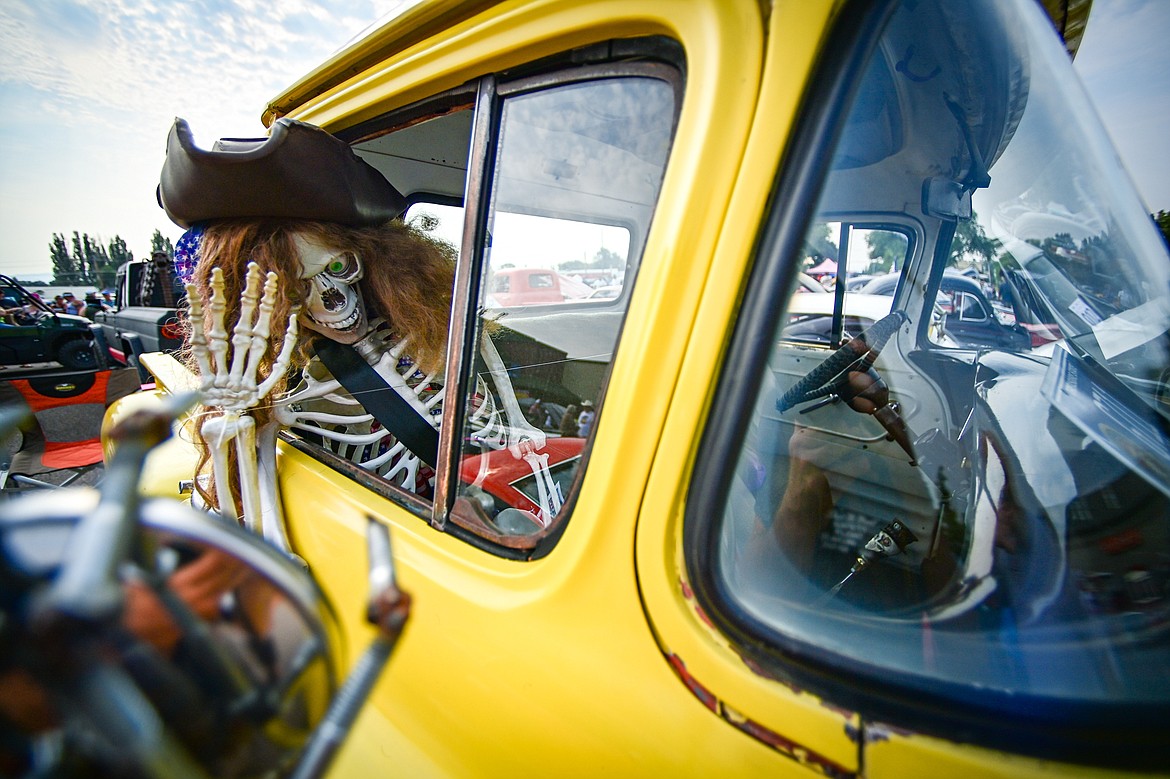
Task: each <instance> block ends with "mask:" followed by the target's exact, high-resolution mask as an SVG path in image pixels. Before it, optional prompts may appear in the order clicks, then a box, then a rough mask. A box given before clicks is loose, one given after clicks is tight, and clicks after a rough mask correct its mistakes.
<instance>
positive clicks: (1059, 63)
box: [688, 0, 1170, 728]
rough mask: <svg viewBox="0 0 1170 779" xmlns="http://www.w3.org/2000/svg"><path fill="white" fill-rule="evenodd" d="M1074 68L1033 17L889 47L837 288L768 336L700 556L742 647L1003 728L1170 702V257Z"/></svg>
mask: <svg viewBox="0 0 1170 779" xmlns="http://www.w3.org/2000/svg"><path fill="white" fill-rule="evenodd" d="M1021 20H1023V21H1025V22H1026V24H1025V23H1022V22H1021ZM1070 71H1071V68H1070V65H1069V62H1068V59H1067V55H1066V53H1065V52H1064V50H1063V49H1062V48H1061V47H1060V46H1059V45H1058V43H1057V41H1056V40H1055V39H1053V38H1052V35H1051V30H1050V24H1049V22H1048V20H1047V19H1046V18H1045V17H1044V16H1043V14H1042V13H1041V12H1040V11H1039V9H1038V8H1037V7H1036V5H1035V4H1034V3H1031V2H1027V1H1026V0H1021V2H1018V3H1015V4H1014V5H1013V4H1009V3H1007V2H971V3H963V4H952V3H946V2H942V1H941V0H940V1H939V2H929V1H928V0H920V1H919V2H913V3H910V2H907V3H904V4H902V5H901V6H900V7H899V9H898V10H897V12H896V13H895V14H894V15H893V16H892V18H891V20H890V22H889V24H888V27H887V28H886V30H885V31H884V32H883V40H882V42H881V45H880V46H879V47H878V51H877V54H876V55H875V56H874V58H873V60H872V61H871V62H870V63H869V65H868V67H867V75H866V77H865V78H864V79H862V86H861V94H860V96H859V97H858V98H857V101H856V103H855V104H854V105H853V106H852V108H851V114H850V116H849V118H848V119H847V120H846V122H845V128H844V137H843V140H842V141H841V146H840V148H839V149H838V150H837V153H836V154H835V155H834V157H833V165H832V168H831V170H830V171H829V172H828V174H827V177H826V182H825V184H824V186H823V189H822V194H821V199H820V202H819V204H818V208H817V213H818V215H819V216H818V218H817V219H816V220H815V221H814V223H813V224H811V225H810V226H809V228H808V231H807V234H806V241H805V247H804V256H802V257H798V258H796V261H797V262H798V263H799V262H800V261H802V260H803V261H804V265H803V266H802V269H803V270H805V271H806V272H807V273H814V272H816V273H819V274H821V275H820V281H821V283H822V284H825V285H826V286H829V287H832V288H834V289H836V290H837V291H841V286H840V285H841V284H845V285H846V289H845V291H844V292H843V293H842V294H841V295H836V294H833V293H820V294H819V295H817V294H811V295H810V294H795V295H791V296H786V297H784V300H785V301H786V306H785V309H784V313H783V315H782V316H780V317H779V319H778V322H777V324H776V329H775V330H774V331H773V332H771V333H768V334H766V337H765V338H760V342H764V343H768V344H770V353H769V355H768V360H767V363H766V366H765V368H764V370H763V371H762V376H761V377H760V378H759V385H758V391H757V394H756V396H755V398H754V399H753V398H750V397H749V398H747V403H748V404H751V405H750V407H751V409H752V410H751V412H750V414H746V415H745V416H747V419H746V424H745V425H744V428H745V429H746V433H744V434H742V435H739V434H738V431H737V437H736V438H735V441H736V443H735V444H730V445H729V446H736V447H738V452H735V451H733V452H731V454H732V455H738V467H737V468H736V470H735V475H734V477H733V478H729V479H728V480H727V483H726V485H725V489H724V491H723V492H722V493H720V500H721V501H722V506H721V507H716V513H718V515H719V517H720V518H719V520H718V521H717V522H715V523H713V524H714V525H715V527H714V529H713V530H711V533H712V536H711V537H709V539H708V540H711V541H712V542H713V543H717V547H718V554H717V556H716V558H715V559H716V561H717V562H716V568H717V573H716V574H715V575H714V577H715V579H716V581H717V585H716V588H715V589H716V590H717V591H718V593H719V597H726V598H727V599H728V600H730V601H731V602H732V603H733V604H734V605H733V607H731V608H726V609H725V610H724V614H725V616H726V618H727V619H728V620H729V621H732V622H734V623H735V624H737V625H738V626H739V627H740V628H742V629H743V630H744V631H746V632H747V633H749V634H750V635H752V636H753V638H754V639H755V640H756V641H757V642H758V643H757V644H755V645H753V646H754V647H755V646H773V647H783V651H782V652H778V653H777V654H778V655H783V656H784V657H785V658H789V657H791V653H792V649H791V648H792V647H793V646H798V647H803V649H802V650H801V651H803V652H804V653H805V657H806V658H808V659H809V661H810V662H812V663H816V664H824V665H828V666H829V669H828V671H829V672H835V671H840V670H842V669H844V670H845V672H846V673H845V676H846V677H848V676H849V675H852V676H854V677H856V675H857V673H858V669H862V671H861V672H862V673H863V674H869V675H870V677H871V678H872V679H873V680H876V681H878V682H880V683H881V684H883V685H886V684H896V685H904V686H905V687H907V688H908V689H909V690H910V691H911V694H914V695H924V696H928V697H929V696H933V695H941V696H944V697H945V698H947V700H949V701H951V702H952V703H953V701H954V700H956V699H962V700H969V699H974V700H977V701H978V702H979V703H980V705H984V706H987V707H989V708H990V710H994V711H1002V712H1003V713H1004V714H1005V716H1008V717H1009V718H1010V716H1012V706H1013V705H1014V704H1013V703H1012V701H1013V700H1017V699H1018V698H1016V696H1032V697H1031V698H1029V699H1032V700H1043V701H1046V704H1045V705H1048V704H1049V703H1050V704H1051V705H1052V706H1053V707H1055V708H1058V709H1060V710H1061V711H1068V712H1072V711H1074V710H1076V711H1080V712H1082V713H1083V712H1085V711H1088V712H1090V714H1086V715H1085V716H1086V718H1087V719H1086V721H1093V722H1099V721H1100V717H1098V718H1097V719H1092V717H1091V716H1090V715H1091V714H1092V713H1093V712H1094V711H1095V712H1096V713H1097V714H1099V713H1100V712H1099V710H1097V709H1093V707H1094V706H1101V705H1104V704H1110V705H1111V704H1113V703H1116V702H1121V703H1122V704H1129V703H1142V704H1149V703H1154V704H1158V705H1162V706H1165V705H1166V703H1167V702H1168V701H1170V683H1168V681H1167V677H1166V675H1165V669H1166V668H1167V667H1170V640H1168V634H1167V630H1168V628H1167V626H1168V625H1170V527H1168V525H1167V522H1166V518H1167V517H1168V516H1170V438H1168V437H1167V419H1166V417H1167V416H1168V414H1167V411H1168V409H1170V404H1168V403H1167V397H1168V396H1170V390H1168V389H1167V385H1168V384H1170V368H1168V366H1170V358H1168V348H1170V343H1168V339H1167V332H1168V329H1170V258H1168V257H1167V250H1166V247H1165V245H1164V244H1163V243H1162V241H1161V238H1160V236H1159V235H1158V233H1157V231H1156V230H1155V228H1154V225H1153V224H1152V222H1151V220H1150V219H1149V216H1148V215H1147V214H1146V213H1145V210H1144V208H1143V207H1142V205H1141V203H1140V201H1139V200H1138V198H1137V196H1136V194H1135V193H1134V192H1133V190H1132V188H1131V187H1130V186H1129V184H1128V183H1127V182H1126V181H1125V180H1124V178H1123V176H1122V174H1121V173H1120V171H1119V170H1118V168H1117V166H1116V164H1115V162H1114V161H1113V155H1112V154H1111V152H1110V148H1109V146H1108V142H1107V139H1106V137H1105V135H1104V133H1103V131H1102V130H1100V128H1099V127H1098V126H1097V125H1095V124H1094V123H1093V122H1094V120H1093V117H1092V113H1091V109H1090V107H1089V105H1088V102H1087V100H1086V99H1085V98H1084V96H1083V95H1082V94H1081V93H1080V92H1079V91H1078V87H1076V82H1075V79H1074V78H1072V76H1071V72H1070ZM875 117H877V118H875ZM875 215H876V216H875ZM879 225H880V226H885V225H889V228H888V229H887V230H886V232H884V233H883V232H880V231H878V230H875V229H873V228H875V227H877V226H879ZM848 228H858V229H857V230H856V231H855V232H858V233H860V232H861V229H860V228H866V229H867V230H868V231H869V232H868V234H867V235H866V240H864V241H860V242H853V241H851V240H850V238H849V237H848V236H845V237H842V236H843V235H844V233H845V232H847V229H848ZM842 247H848V251H844V252H842V251H840V249H841V248H842ZM855 258H856V259H857V260H858V262H857V263H856V264H855V263H854V259H855ZM790 260H791V258H788V257H779V256H765V257H762V258H761V260H760V262H785V261H790ZM862 275H873V276H874V278H871V279H868V280H865V283H864V284H863V285H858V286H854V285H853V282H854V281H855V280H856V279H855V277H857V276H862ZM749 287H750V285H749ZM748 294H749V295H753V294H761V295H763V294H771V295H772V296H773V299H775V292H774V290H773V291H769V290H760V289H757V288H752V289H750V290H749V292H748ZM877 296H889V297H887V298H884V299H885V300H887V301H890V300H892V306H893V308H892V309H891V308H889V305H890V303H889V302H887V304H886V307H885V308H884V309H883V308H881V307H875V308H873V309H872V310H871V311H866V310H864V305H865V304H866V303H867V299H868V300H872V298H874V297H877ZM842 309H843V311H842ZM887 312H888V316H887ZM842 313H843V314H844V317H842ZM830 315H835V316H833V318H834V319H835V320H837V321H838V322H841V323H842V324H844V325H845V326H844V327H842V328H841V331H840V334H841V335H842V338H840V339H838V338H836V337H835V335H836V333H835V332H833V331H831V330H830V326H829V324H828V318H829V316H830ZM846 323H847V324H846ZM835 325H836V323H834V326H835ZM859 326H860V327H862V328H864V327H866V326H869V330H868V332H866V333H864V334H862V335H861V336H859V337H857V338H855V339H853V340H850V339H849V336H854V335H858V334H857V332H855V330H856V329H858V328H859ZM767 336H770V337H767ZM748 337H759V336H758V334H756V333H749V334H748V335H745V336H743V338H748ZM733 370H734V368H733ZM753 400H754V403H753ZM720 454H721V453H720ZM698 478H702V477H698ZM691 521H697V522H700V523H701V522H710V520H707V519H705V518H701V519H698V520H695V519H694V518H692V517H690V516H688V522H691ZM700 526H701V525H700ZM692 559H693V558H692ZM690 573H691V574H692V575H693V576H696V577H701V576H703V575H704V572H702V571H695V570H692V571H690ZM704 605H711V604H704ZM719 606H720V604H719V603H716V604H714V605H713V608H718V607H719ZM777 662H778V663H779V664H780V665H783V663H784V660H778V661H777ZM870 677H867V678H870ZM891 680H896V681H891ZM936 702H937V701H936ZM948 705H950V704H948ZM1077 706H1082V707H1083V708H1082V709H1076V708H1075V707H1077ZM1111 711H1113V709H1111ZM1070 716H1072V715H1071V714H1070ZM1077 716H1080V715H1077ZM986 726H987V727H989V728H991V727H995V724H994V723H986ZM1116 726H1117V728H1122V727H1124V726H1123V725H1122V724H1121V723H1120V721H1118V723H1117V724H1116Z"/></svg>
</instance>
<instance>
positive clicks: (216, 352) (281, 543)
mask: <svg viewBox="0 0 1170 779" xmlns="http://www.w3.org/2000/svg"><path fill="white" fill-rule="evenodd" d="M276 285H277V276H276V274H275V273H269V274H268V278H267V280H266V281H265V283H264V293H263V296H261V293H260V268H259V266H258V265H256V263H249V264H248V276H247V282H246V284H245V287H244V292H243V295H242V296H241V298H240V316H239V319H238V321H237V322H236V325H235V328H234V329H233V331H232V339H231V345H230V347H229V344H228V333H227V330H226V328H225V327H224V321H223V319H224V312H225V311H226V309H227V304H226V302H225V298H224V289H223V287H224V282H223V271H221V270H220V269H219V268H214V269H213V270H212V272H211V300H210V301H208V305H209V306H210V307H211V315H212V316H211V329H210V330H207V331H206V332H205V331H204V327H203V304H202V301H200V299H199V295H198V291H197V290H196V289H195V286H194V285H192V284H188V285H187V299H188V300H189V301H190V304H191V351H192V353H193V354H194V356H195V361H196V363H197V364H198V366H199V374H200V391H201V392H202V394H203V404H204V405H205V406H210V407H214V408H219V409H221V410H222V411H223V414H222V415H220V416H216V417H212V418H210V419H206V420H204V422H203V425H202V428H201V432H202V434H203V437H204V440H206V441H207V443H208V447H209V449H210V450H211V468H212V474H213V475H214V477H215V491H216V499H217V502H218V503H219V511H220V513H221V514H223V515H224V516H226V517H228V518H231V519H236V518H237V512H236V501H235V495H234V494H233V491H232V486H231V480H230V478H229V471H230V466H229V457H228V448H229V445H230V444H231V443H232V442H234V443H235V453H236V463H237V465H238V468H239V476H240V478H239V484H240V502H241V505H242V507H243V514H244V524H245V525H246V526H247V527H248V528H249V529H251V530H253V531H256V532H262V533H263V535H264V536H265V537H266V538H268V539H269V540H270V541H272V542H273V543H275V544H276V545H277V546H278V547H279V548H283V549H285V550H287V549H288V544H287V539H285V538H284V532H283V529H282V528H281V527H280V522H279V519H278V511H277V507H276V505H275V500H276V498H275V481H274V479H275V477H274V476H273V475H271V474H269V473H268V472H269V471H271V470H272V469H271V468H268V467H267V466H266V467H265V468H264V469H263V470H264V471H265V478H266V479H269V480H272V481H273V483H272V484H269V485H267V488H266V485H263V484H261V483H260V480H261V475H260V471H261V469H260V468H259V467H258V462H257V455H258V452H257V447H256V423H255V421H254V420H253V419H252V417H250V416H245V415H244V414H245V412H247V411H248V410H249V409H252V408H255V407H256V406H257V405H258V404H259V403H260V401H261V400H263V399H264V398H265V397H266V396H267V395H268V393H269V392H271V391H272V388H273V387H274V386H276V383H277V382H279V381H280V380H281V378H282V377H283V376H284V374H285V372H286V371H287V370H288V366H289V363H290V362H291V359H292V350H293V347H294V346H295V345H296V340H297V312H296V311H295V310H294V311H293V312H292V313H291V314H289V318H288V327H287V329H286V330H285V334H284V344H283V345H282V346H281V350H280V354H279V355H278V356H277V358H276V361H275V362H274V363H273V364H272V370H271V371H270V372H269V374H268V376H267V378H265V379H264V381H263V382H261V383H259V384H257V383H256V374H257V372H258V371H259V368H260V362H261V360H263V358H264V355H265V354H266V353H267V351H268V338H269V335H270V330H269V327H270V323H271V321H272V310H273V307H274V305H275V302H276ZM229 348H230V350H231V352H232V355H231V367H230V368H229V367H228V351H229ZM262 438H263V439H264V440H265V442H266V444H265V446H266V447H268V448H272V449H275V439H273V440H272V441H271V442H269V441H268V437H267V436H262ZM274 454H275V452H274V451H273V452H262V453H259V455H260V461H261V462H264V463H267V462H268V461H269V460H271V459H272V456H274ZM266 501H267V503H269V504H272V505H268V506H267V507H266V506H265V502H266Z"/></svg>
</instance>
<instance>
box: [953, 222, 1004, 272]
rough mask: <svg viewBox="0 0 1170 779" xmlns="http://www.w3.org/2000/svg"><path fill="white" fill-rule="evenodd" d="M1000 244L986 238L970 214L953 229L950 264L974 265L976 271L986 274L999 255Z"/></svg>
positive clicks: (980, 226) (981, 228)
mask: <svg viewBox="0 0 1170 779" xmlns="http://www.w3.org/2000/svg"><path fill="white" fill-rule="evenodd" d="M999 247H1000V242H999V241H998V240H996V239H995V238H990V237H988V235H987V233H985V232H984V231H983V225H981V224H980V223H979V220H978V219H976V218H975V215H974V214H972V217H971V219H967V220H961V221H960V222H959V224H958V226H957V227H956V228H955V238H954V240H953V241H951V261H950V264H951V265H952V266H954V265H966V264H968V263H974V265H975V267H976V269H978V270H982V271H983V272H984V273H987V270H988V266H989V265H990V263H991V262H992V261H993V260H994V259H995V257H996V255H997V254H998V253H999Z"/></svg>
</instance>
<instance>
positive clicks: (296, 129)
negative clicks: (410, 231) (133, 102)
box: [157, 119, 406, 228]
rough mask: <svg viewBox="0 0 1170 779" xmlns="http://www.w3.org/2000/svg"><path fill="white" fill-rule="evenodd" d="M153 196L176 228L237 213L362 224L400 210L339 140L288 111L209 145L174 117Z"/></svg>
mask: <svg viewBox="0 0 1170 779" xmlns="http://www.w3.org/2000/svg"><path fill="white" fill-rule="evenodd" d="M157 196H158V203H159V205H160V206H162V207H163V210H165V211H166V212H167V216H169V217H170V218H171V221H173V222H174V223H175V224H177V225H179V226H180V227H184V228H189V227H191V226H192V225H194V224H196V223H199V222H206V221H209V220H212V219H230V218H237V217H281V218H290V219H310V220H313V221H319V222H338V223H340V224H346V225H353V226H367V225H376V224H381V223H383V222H386V221H388V220H390V219H394V218H395V217H398V216H401V214H402V212H403V211H405V210H406V199H405V198H404V197H403V196H402V194H401V193H399V192H398V190H396V189H395V188H394V187H393V186H392V185H391V184H390V182H388V181H387V180H386V179H385V178H384V177H383V176H382V174H381V173H379V172H378V171H377V170H376V169H375V168H374V167H373V166H372V165H370V164H369V163H367V162H366V161H365V160H363V159H361V158H360V157H358V156H357V155H356V154H355V153H354V152H353V150H352V149H351V148H350V147H349V146H348V145H347V144H346V143H345V142H344V141H342V140H340V139H338V138H335V137H333V136H332V135H330V134H329V133H327V132H325V131H324V130H322V129H321V128H320V127H316V126H314V125H311V124H306V123H305V122H298V121H296V120H293V119H277V120H276V123H275V124H274V125H273V126H272V131H271V134H270V135H269V136H268V137H267V138H221V139H220V140H218V141H216V142H215V145H214V146H213V147H212V148H211V150H210V151H207V150H204V149H200V148H198V147H196V146H195V140H194V138H193V137H192V135H191V128H190V127H189V126H188V125H187V122H186V121H185V120H183V119H175V124H174V126H173V127H171V132H170V135H169V136H168V137H167V157H166V161H165V162H164V163H163V169H162V175H161V176H160V178H159V185H158V191H157Z"/></svg>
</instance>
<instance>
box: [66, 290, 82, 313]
mask: <svg viewBox="0 0 1170 779" xmlns="http://www.w3.org/2000/svg"><path fill="white" fill-rule="evenodd" d="M62 297H64V298H65V313H66V314H73V315H74V316H85V301H84V300H82V299H81V298H79V297H74V296H73V293H72V292H66V293H65V294H64V295H63V296H62Z"/></svg>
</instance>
